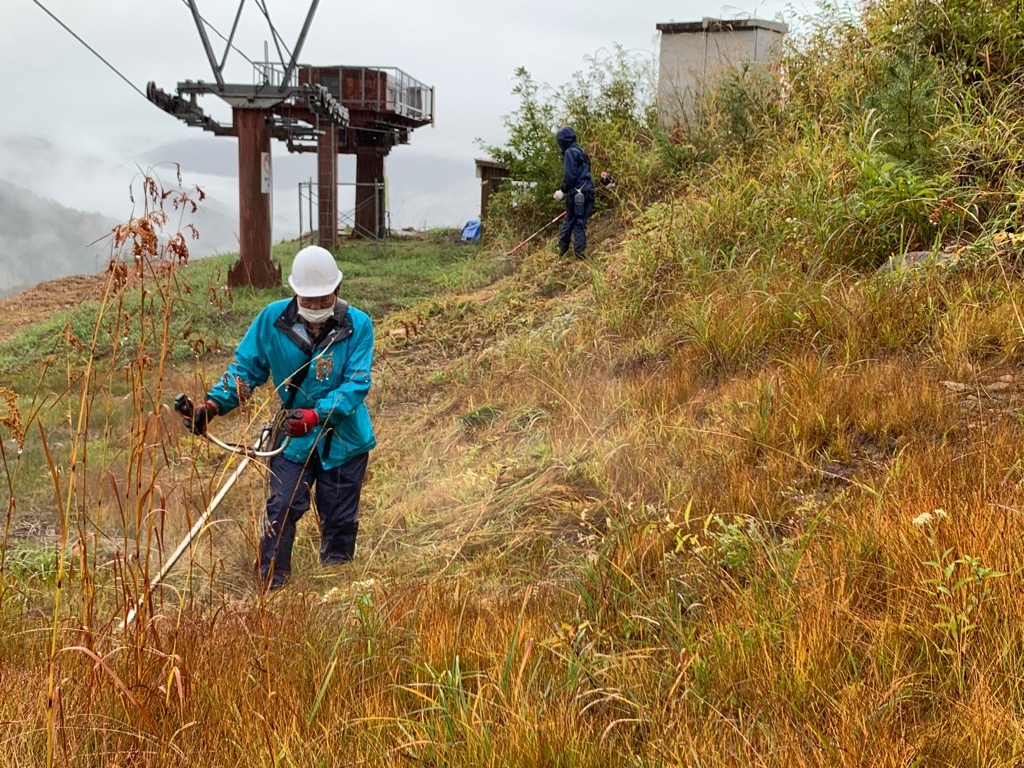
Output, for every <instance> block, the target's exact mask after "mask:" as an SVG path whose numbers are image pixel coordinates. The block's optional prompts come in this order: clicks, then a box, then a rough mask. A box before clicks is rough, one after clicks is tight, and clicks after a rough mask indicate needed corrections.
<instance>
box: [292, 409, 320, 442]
mask: <svg viewBox="0 0 1024 768" xmlns="http://www.w3.org/2000/svg"><path fill="white" fill-rule="evenodd" d="M319 423H320V417H319V416H318V415H317V413H316V411H314V410H313V409H312V408H299V409H297V410H294V411H288V414H287V415H286V416H285V417H284V432H285V434H286V435H288V436H289V437H302V436H303V435H305V434H307V433H308V432H309V430H311V429H312V428H313V427H315V426H316V425H317V424H319Z"/></svg>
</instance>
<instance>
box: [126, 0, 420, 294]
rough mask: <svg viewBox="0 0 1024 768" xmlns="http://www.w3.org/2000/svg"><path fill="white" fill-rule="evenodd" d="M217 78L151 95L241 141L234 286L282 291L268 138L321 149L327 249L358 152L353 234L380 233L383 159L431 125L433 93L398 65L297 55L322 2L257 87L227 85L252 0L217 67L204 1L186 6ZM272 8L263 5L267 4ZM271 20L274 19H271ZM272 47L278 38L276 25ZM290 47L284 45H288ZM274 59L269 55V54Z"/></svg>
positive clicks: (190, 120) (152, 89) (263, 65)
mask: <svg viewBox="0 0 1024 768" xmlns="http://www.w3.org/2000/svg"><path fill="white" fill-rule="evenodd" d="M187 4H188V7H189V8H190V10H191V11H192V16H193V19H194V21H195V23H196V27H197V29H198V30H199V36H200V38H201V40H202V43H203V47H204V49H205V50H206V55H207V58H208V59H209V62H210V66H211V68H212V70H213V75H214V79H215V81H216V82H213V83H208V82H203V81H191V80H186V81H184V82H180V83H178V85H177V92H176V93H175V94H170V93H167V92H165V91H163V90H162V89H160V88H158V87H157V86H156V84H154V83H152V82H151V83H149V84H148V86H147V89H146V96H147V98H149V100H150V101H152V102H153V103H154V104H156V105H157V106H158V107H160V108H161V109H162V110H164V111H165V112H167V113H168V114H171V115H173V116H174V117H176V118H178V119H179V120H182V121H183V122H185V123H186V124H188V125H192V126H196V127H199V128H202V129H203V130H207V131H210V132H212V133H214V134H215V135H217V136H233V137H235V138H236V139H237V140H238V209H239V260H238V262H237V263H236V264H235V265H234V266H233V267H232V268H231V269H230V270H229V272H228V284H229V285H231V286H240V285H251V286H255V287H262V288H267V287H272V286H277V285H281V267H280V265H279V264H276V263H275V262H274V261H273V260H272V259H271V255H270V252H271V227H270V222H271V194H270V192H271V186H272V179H271V167H270V157H271V147H270V144H271V141H272V140H273V139H277V140H280V141H284V142H285V143H286V145H287V148H288V150H289V151H290V152H316V153H317V182H318V190H319V207H320V208H319V220H318V225H319V227H320V230H319V232H320V238H319V239H320V244H321V245H323V246H324V247H326V248H330V249H334V248H336V247H337V244H338V203H337V175H338V172H337V168H338V155H339V154H354V155H355V156H356V190H357V193H356V211H357V218H356V226H355V227H354V230H353V235H354V236H356V237H383V236H384V234H385V232H384V220H383V216H382V215H380V214H381V212H382V211H383V206H384V200H383V186H382V184H381V183H380V182H382V181H383V179H384V158H385V157H386V156H387V154H388V153H389V152H390V151H391V149H392V148H393V147H395V146H396V145H398V144H406V143H408V141H409V134H410V132H411V131H412V130H413V129H415V128H417V127H420V126H422V125H428V124H432V123H433V120H434V112H433V106H434V90H433V88H432V87H429V86H426V85H424V84H423V83H421V82H419V81H418V80H414V79H413V78H411V77H409V76H408V75H406V74H405V73H404V72H402V71H401V70H399V69H396V68H393V67H354V66H330V67H320V66H311V65H300V64H299V63H298V58H299V55H300V52H301V50H302V46H303V43H304V42H305V39H306V36H307V34H308V33H309V30H310V27H311V25H312V21H313V16H314V14H315V13H316V8H317V5H318V4H319V0H313V2H312V3H311V5H310V8H309V12H308V13H307V15H306V20H305V23H304V25H303V27H302V32H301V33H300V35H299V39H298V42H297V43H296V44H295V46H294V49H293V50H292V52H291V54H290V56H289V57H287V60H286V56H284V55H283V54H282V55H281V56H280V66H278V65H277V63H271V62H269V61H262V62H252V61H250V63H251V64H252V66H253V82H252V83H245V84H239V83H226V82H225V81H224V65H225V63H226V61H227V57H228V53H229V52H230V50H231V49H232V48H233V45H232V42H233V38H234V34H235V30H236V29H237V28H238V21H239V18H240V17H241V13H242V8H243V7H244V5H245V0H241V2H240V3H239V6H238V11H237V13H236V15H235V22H234V26H233V27H232V30H231V35H230V36H228V37H226V38H225V40H226V42H227V47H226V48H225V50H224V55H223V57H222V58H221V59H220V61H219V62H218V60H217V58H216V56H215V55H214V52H213V48H212V46H211V44H210V39H209V36H208V34H207V29H208V26H209V25H208V24H207V22H206V20H205V19H204V18H203V17H202V16H201V15H200V13H199V8H198V5H197V0H187ZM262 8H263V9H264V10H265V8H266V6H265V5H264V6H262ZM267 21H268V24H269V22H270V20H269V16H268V18H267ZM270 27H271V32H272V34H273V37H274V42H275V46H276V47H277V49H278V51H279V53H281V45H282V43H281V41H280V36H279V35H278V34H277V31H276V30H275V29H274V28H273V25H272V24H271V25H270ZM285 50H287V49H285ZM267 58H269V57H267ZM202 95H215V96H218V97H219V98H221V99H223V100H224V101H225V102H227V103H228V104H229V105H230V106H231V114H232V121H231V124H229V125H228V124H224V123H221V122H219V121H217V120H215V119H213V118H212V117H211V116H209V115H208V114H207V113H206V112H205V111H204V110H203V109H202V108H201V107H200V106H199V104H198V101H197V97H199V96H202Z"/></svg>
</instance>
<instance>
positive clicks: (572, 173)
mask: <svg viewBox="0 0 1024 768" xmlns="http://www.w3.org/2000/svg"><path fill="white" fill-rule="evenodd" d="M555 139H556V140H557V141H558V146H559V148H560V149H561V150H562V191H563V192H564V193H565V194H566V195H571V194H572V193H574V192H575V191H576V190H577V189H579V190H582V191H583V192H590V191H591V190H593V189H594V182H593V180H592V179H591V178H590V156H589V155H588V154H587V152H586V150H585V149H583V147H581V146H580V145H579V144H577V143H576V131H574V130H573V129H572V126H569V125H566V126H563V127H561V128H559V129H558V133H556V134H555Z"/></svg>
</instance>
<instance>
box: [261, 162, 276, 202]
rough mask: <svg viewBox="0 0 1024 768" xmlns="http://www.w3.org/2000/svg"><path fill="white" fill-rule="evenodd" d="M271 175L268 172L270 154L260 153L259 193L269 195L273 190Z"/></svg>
mask: <svg viewBox="0 0 1024 768" xmlns="http://www.w3.org/2000/svg"><path fill="white" fill-rule="evenodd" d="M272 181H273V174H272V173H271V171H270V153H269V152H260V192H262V193H263V194H264V195H269V194H270V190H271V189H272V188H273V183H272Z"/></svg>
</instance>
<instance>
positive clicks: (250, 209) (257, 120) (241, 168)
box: [228, 108, 281, 288]
mask: <svg viewBox="0 0 1024 768" xmlns="http://www.w3.org/2000/svg"><path fill="white" fill-rule="evenodd" d="M233 114H234V124H235V130H236V131H237V133H238V216H239V222H238V241H239V244H238V252H239V259H238V261H237V262H236V263H235V265H234V266H233V267H232V268H231V269H229V270H228V285H230V286H232V287H236V286H241V285H251V286H253V287H256V288H272V287H274V286H277V285H281V265H280V264H276V263H275V262H274V261H273V260H272V259H271V258H270V197H271V195H270V192H264V191H263V188H262V187H263V184H262V180H263V168H262V163H263V156H262V155H263V153H264V152H266V153H269V152H270V126H268V125H267V119H268V118H269V117H270V112H267V111H265V110H260V109H237V108H236V109H234V110H233Z"/></svg>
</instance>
